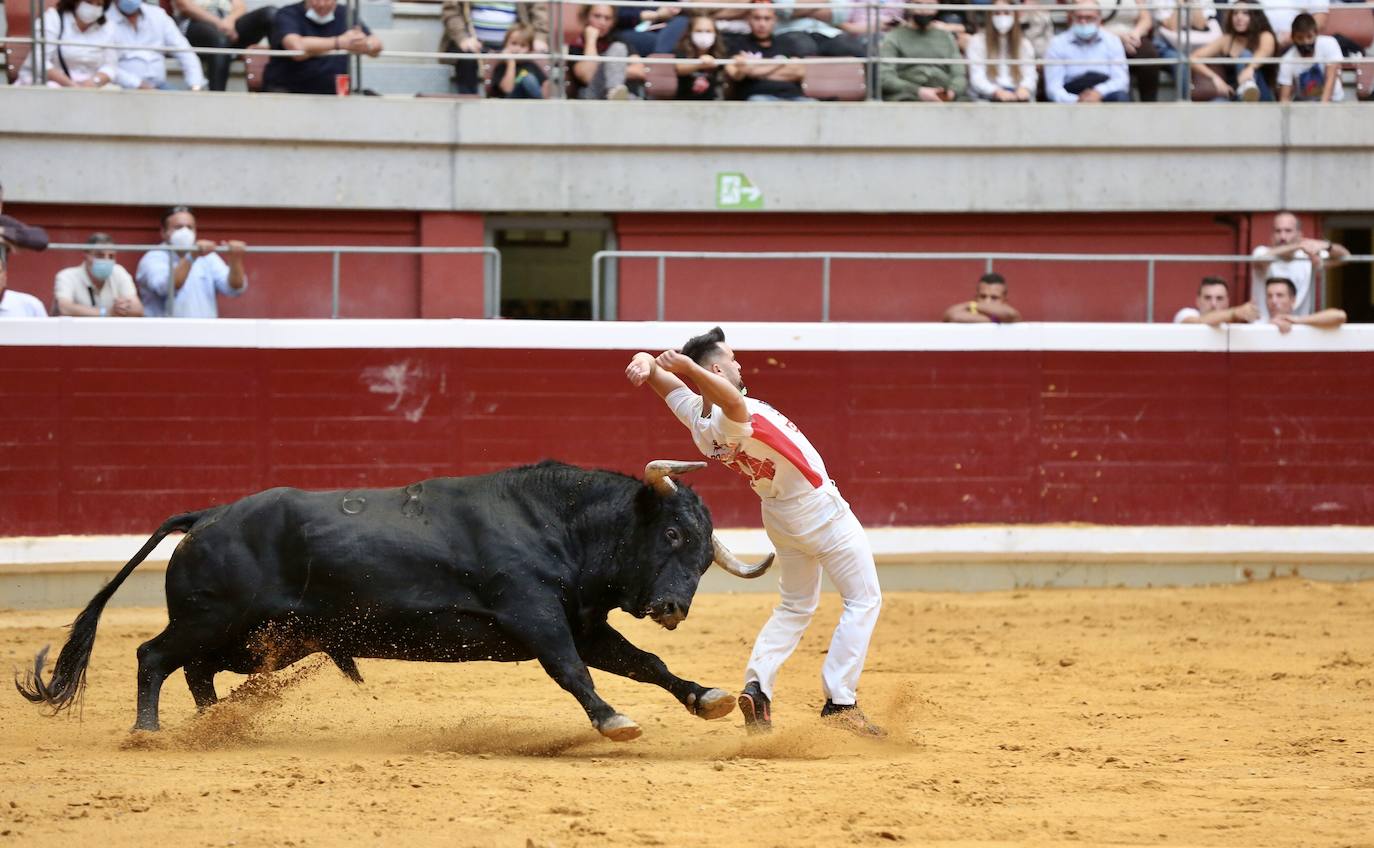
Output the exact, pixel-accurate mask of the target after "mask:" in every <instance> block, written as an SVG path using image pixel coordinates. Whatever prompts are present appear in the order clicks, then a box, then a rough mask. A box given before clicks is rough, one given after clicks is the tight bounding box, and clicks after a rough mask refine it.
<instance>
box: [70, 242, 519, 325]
mask: <svg viewBox="0 0 1374 848" xmlns="http://www.w3.org/2000/svg"><path fill="white" fill-rule="evenodd" d="M48 249H49V250H70V251H78V252H81V253H85V252H87V251H90V250H100V251H106V250H111V251H115V252H120V251H124V252H143V253H146V252H149V251H154V250H161V251H166V252H168V253H190V252H193V251H178V250H176V249H174V248H172V247H170V246H169V245H166V244H95V245H92V244H86V243H84V242H81V243H78V242H57V243H53V244H49V245H48ZM228 250H229V248H228V247H227V246H225V245H222V244H221V245H216V246H215V252H216V253H227V252H228ZM244 252H245V253H251V254H316V255H327V256H329V257H330V275H329V288H330V310H329V317H330V318H338V317H339V303H340V298H341V291H340V290H341V285H342V279H341V277H340V273H339V264H340V263H339V260H340V257H342V256H345V255H349V256H352V255H358V254H369V255H373V254H375V255H384V256H385V255H392V256H394V255H434V256H463V255H472V254H480V255H482V256H484V257H485V259H484V260H483V262H482V278H483V279H482V314H483V317H486V318H496V317H499V316H500V314H501V252H500V251H499V250H497V249H496V248H494V247H389V246H388V247H382V246H364V245H248V246H246V247H245V248H244ZM249 273H250V274H251V273H252V269H249ZM175 298H176V287H175V286H168V287H167V311H166V314H167V315H171V314H173V312H172V308H173V305H174V303H175Z"/></svg>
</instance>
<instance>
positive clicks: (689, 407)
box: [665, 388, 834, 501]
mask: <svg viewBox="0 0 1374 848" xmlns="http://www.w3.org/2000/svg"><path fill="white" fill-rule="evenodd" d="M665 400H666V401H667V403H668V407H669V408H670V409H672V411H673V414H674V415H676V416H677V418H678V420H679V421H681V422H682V423H683V425H684V426H686V427H687V429H688V430H691V431H692V441H694V442H696V446H697V450H699V451H701V452H702V454H704V455H705V456H706V457H708V458H710V459H714V460H718V461H720V462H722V463H724V464H725V465H726V466H728V467H730V468H732V469H734V470H735V471H737V472H739V473H740V474H742V475H744V477H745V478H746V479H748V480H749V485H750V486H751V487H753V489H754V491H755V492H756V493H757V494H758V496H759V497H760V498H763V499H764V500H765V501H769V500H774V499H777V500H788V499H791V498H796V497H799V496H801V495H805V494H808V493H810V492H814V491H817V490H819V489H831V490H833V489H834V485H833V484H832V483H831V482H830V475H828V474H827V473H826V471H825V462H824V461H822V460H821V455H820V454H819V453H818V452H817V451H816V449H815V448H814V447H812V446H811V442H809V441H807V439H806V436H803V435H802V432H801V431H800V430H798V429H797V426H796V425H795V424H793V423H792V422H791V421H789V420H787V417H786V416H785V415H783V414H782V413H781V412H778V411H777V410H776V409H774V408H773V407H771V406H769V405H768V404H766V403H764V402H763V401H761V400H755V399H754V398H751V397H746V398H745V399H744V403H745V406H746V408H747V409H748V410H749V420H748V421H747V422H739V421H732V420H731V419H730V417H729V416H728V415H726V414H725V412H724V411H723V410H722V409H721V408H720V407H718V406H715V407H712V409H711V414H710V415H707V416H705V417H703V416H702V414H701V410H702V405H703V401H702V398H701V396H700V395H698V394H697V393H696V392H693V391H692V390H691V389H687V388H680V389H674V390H673V391H671V392H669V393H668V396H667V397H666V398H665Z"/></svg>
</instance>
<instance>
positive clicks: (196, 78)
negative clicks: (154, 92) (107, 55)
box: [109, 0, 205, 91]
mask: <svg viewBox="0 0 1374 848" xmlns="http://www.w3.org/2000/svg"><path fill="white" fill-rule="evenodd" d="M114 6H115V8H114V10H113V11H111V12H110V13H109V17H110V33H111V35H112V36H113V37H114V43H115V44H118V45H119V65H118V66H117V67H116V69H115V82H117V83H119V87H120V88H160V89H169V88H173V87H174V86H172V85H170V84H169V83H168V82H167V60H166V55H165V54H164V53H163V52H162V51H161V50H158V49H156V48H159V47H170V48H173V49H174V50H176V53H174V54H173V55H174V56H176V59H177V61H178V62H180V63H181V76H182V78H183V79H184V80H185V81H186V87H188V88H190V89H191V90H192V91H200V90H201V89H202V88H204V87H205V73H204V72H203V71H202V70H201V68H200V59H199V58H197V57H196V54H195V53H193V52H191V45H190V44H189V43H188V42H187V41H186V36H184V35H182V34H181V30H179V29H177V25H176V23H174V22H173V21H172V16H171V15H169V14H167V13H166V12H164V11H163V10H162V7H161V6H154V5H152V4H151V3H146V4H145V3H144V2H143V0H115V2H114Z"/></svg>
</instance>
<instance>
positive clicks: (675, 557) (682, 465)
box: [643, 459, 773, 630]
mask: <svg viewBox="0 0 1374 848" xmlns="http://www.w3.org/2000/svg"><path fill="white" fill-rule="evenodd" d="M705 467H706V463H704V462H675V461H672V460H662V459H660V460H655V461H653V462H651V463H649V464H648V465H647V466H645V467H644V481H645V482H646V483H647V484H648V485H649V486H650V487H651V488H652V489H653V491H654V492H655V493H657V495H658V497H659V498H660V500H661V501H663V502H664V506H667V505H668V504H669V503H670V502H679V501H684V498H683V497H682V496H683V494H684V493H683V492H680V491H679V490H678V487H677V484H676V483H674V482H673V477H674V476H675V475H678V474H686V473H688V472H691V471H697V470H700V469H702V468H705ZM691 500H692V501H694V502H695V506H696V508H695V509H694V510H692V511H691V513H692V514H691V515H689V514H687V512H686V511H685V508H686V507H687V506H688V504H687V503H680V504H679V508H678V509H663V510H662V511H661V512H660V515H661V516H662V518H661V519H660V520H659V521H658V522H657V524H658V525H661V526H656V527H655V528H654V533H655V534H656V535H657V537H658V538H657V539H655V540H654V541H652V542H651V550H652V551H653V553H652V554H651V557H652V559H653V561H655V562H656V563H658V562H665V561H666V562H669V563H673V562H677V563H678V564H677V565H676V566H670V565H665V566H664V567H662V568H661V569H660V571H659V573H658V574H657V575H656V577H655V579H654V584H653V590H652V592H651V594H650V597H649V602H648V604H647V606H646V607H645V608H644V610H643V614H644V615H648V616H649V617H650V618H652V619H653V620H654V621H656V622H658V623H659V624H661V625H662V626H664V627H666V628H667V629H669V630H672V629H674V628H676V627H677V626H678V624H679V623H680V622H681V621H682V620H683V619H684V618H686V617H687V610H688V608H689V607H690V606H691V603H692V596H693V595H695V594H696V590H697V584H698V583H700V582H701V575H702V574H703V573H704V572H705V571H706V569H707V568H709V567H710V566H711V563H713V562H714V563H715V564H716V565H718V566H720V567H721V568H723V569H724V570H725V571H727V572H729V573H730V574H733V575H735V576H736V577H744V578H748V579H752V578H755V577H760V576H762V575H763V573H764V572H765V571H767V570H768V567H769V566H771V565H772V564H773V554H769V555H768V557H767V558H766V559H764V560H763V561H762V562H760V563H758V564H756V565H750V564H748V563H746V562H743V561H742V560H740V559H739V558H738V557H736V556H735V555H734V554H733V553H731V552H730V549H729V548H727V547H725V545H724V544H723V543H722V542H721V541H720V540H719V539H717V538H716V535H715V533H714V532H713V531H712V532H711V533H710V547H709V549H708V548H707V547H706V546H705V545H704V544H703V542H704V541H705V539H704V538H703V537H704V536H705V535H706V534H705V533H702V532H701V531H702V530H703V529H705V528H707V527H709V526H710V519H709V517H707V515H706V510H705V508H704V507H702V506H701V505H700V501H699V500H697V499H696V498H695V497H693V498H692V499H691ZM697 516H699V517H697ZM693 552H696V554H695V557H693ZM684 556H686V557H687V560H686V561H682V560H683V557H684Z"/></svg>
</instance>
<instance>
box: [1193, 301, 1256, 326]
mask: <svg viewBox="0 0 1374 848" xmlns="http://www.w3.org/2000/svg"><path fill="white" fill-rule="evenodd" d="M1258 319H1259V308H1258V307H1257V306H1255V304H1253V303H1242V304H1241V305H1240V306H1232V307H1229V308H1227V309H1213V310H1212V311H1211V312H1208V313H1207V314H1206V315H1203V316H1201V317H1199V318H1184V319H1183V321H1182V322H1181V323H1183V324H1206V325H1207V326H1209V327H1217V326H1220V325H1222V324H1248V323H1250V322H1251V321H1256V320H1258Z"/></svg>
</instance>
